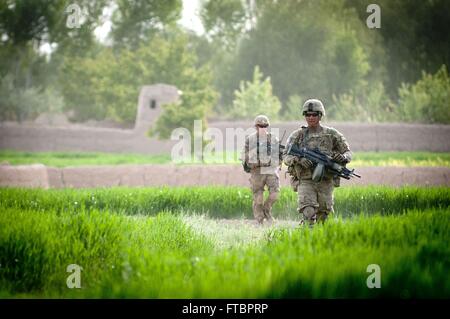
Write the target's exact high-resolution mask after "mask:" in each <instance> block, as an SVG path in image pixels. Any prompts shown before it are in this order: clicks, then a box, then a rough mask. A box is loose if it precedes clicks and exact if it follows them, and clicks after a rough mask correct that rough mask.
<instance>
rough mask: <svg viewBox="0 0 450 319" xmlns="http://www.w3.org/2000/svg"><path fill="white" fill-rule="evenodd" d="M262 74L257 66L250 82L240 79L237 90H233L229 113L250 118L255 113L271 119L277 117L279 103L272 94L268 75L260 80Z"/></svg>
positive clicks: (233, 115)
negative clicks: (231, 107)
mask: <svg viewBox="0 0 450 319" xmlns="http://www.w3.org/2000/svg"><path fill="white" fill-rule="evenodd" d="M262 78H263V74H262V73H261V72H260V71H259V68H258V66H256V67H255V70H254V72H253V80H252V81H251V82H249V81H247V82H244V81H241V83H240V85H239V90H236V91H235V92H234V95H235V99H234V101H233V109H232V110H231V112H230V114H231V116H232V117H234V118H241V119H250V118H254V117H255V115H257V114H264V115H266V116H268V117H269V119H271V120H276V119H278V115H279V114H278V113H279V111H280V109H281V103H280V101H279V100H278V98H277V97H276V96H274V95H273V94H272V85H271V83H270V77H267V78H266V79H265V80H262Z"/></svg>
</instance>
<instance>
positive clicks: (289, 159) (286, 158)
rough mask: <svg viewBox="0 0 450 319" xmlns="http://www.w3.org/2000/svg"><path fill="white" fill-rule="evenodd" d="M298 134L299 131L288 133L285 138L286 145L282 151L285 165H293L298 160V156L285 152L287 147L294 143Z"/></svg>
mask: <svg viewBox="0 0 450 319" xmlns="http://www.w3.org/2000/svg"><path fill="white" fill-rule="evenodd" d="M298 134H299V132H297V131H295V132H293V133H292V134H291V135H289V137H288V139H287V142H286V147H285V149H284V151H283V162H284V164H286V165H287V166H291V165H294V164H295V163H296V162H297V161H298V158H297V157H296V156H293V155H287V154H286V152H287V150H288V149H289V147H290V146H291V144H292V143H294V141H295V140H296V138H297V136H298Z"/></svg>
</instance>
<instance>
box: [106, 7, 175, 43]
mask: <svg viewBox="0 0 450 319" xmlns="http://www.w3.org/2000/svg"><path fill="white" fill-rule="evenodd" d="M115 3H116V5H117V9H116V10H115V11H114V14H113V16H112V30H111V33H112V38H113V40H114V45H115V46H117V47H120V48H122V47H125V48H128V49H136V48H138V47H139V45H140V43H142V42H145V41H148V40H150V37H151V36H152V35H154V34H155V33H156V32H160V31H162V30H164V28H165V27H166V26H170V25H173V24H174V23H175V22H176V21H177V20H178V19H179V18H180V15H181V8H182V5H181V0H165V1H161V0H134V1H129V0H115Z"/></svg>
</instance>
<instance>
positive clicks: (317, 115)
mask: <svg viewBox="0 0 450 319" xmlns="http://www.w3.org/2000/svg"><path fill="white" fill-rule="evenodd" d="M302 111H303V116H304V117H305V119H306V122H307V124H308V126H302V127H301V128H300V129H298V130H296V131H294V132H293V133H292V134H291V135H290V136H289V138H288V140H287V143H286V150H287V149H289V146H290V145H291V144H292V143H294V144H296V145H298V146H299V147H307V148H309V149H316V148H317V149H318V150H319V151H321V152H322V153H325V154H327V155H329V156H331V157H332V158H333V160H334V161H335V162H337V163H339V164H342V165H345V164H347V163H349V162H350V161H351V158H352V153H351V151H350V148H349V145H348V143H347V141H346V140H345V137H344V136H343V135H342V134H341V133H340V132H339V131H337V130H336V129H334V128H331V127H327V126H322V125H321V124H320V120H321V119H322V116H324V115H325V108H324V106H323V103H322V102H321V101H320V100H317V99H309V100H307V101H306V102H305V103H304V105H303V108H302ZM284 163H285V164H286V165H287V166H288V171H290V172H291V174H293V175H294V180H295V181H296V182H297V184H296V185H295V186H294V188H296V190H297V192H298V212H299V213H300V214H301V215H302V222H301V224H307V225H310V227H312V225H313V224H315V223H316V222H317V221H320V222H324V221H325V220H326V219H327V217H328V215H329V214H330V213H331V212H333V204H334V199H333V189H334V187H338V186H339V178H338V177H334V178H333V176H330V175H329V174H327V172H325V173H324V175H323V177H322V179H321V180H320V181H313V178H312V177H313V171H314V166H315V165H314V163H313V162H311V161H310V160H308V159H306V158H303V157H302V158H299V157H297V156H293V155H285V156H284Z"/></svg>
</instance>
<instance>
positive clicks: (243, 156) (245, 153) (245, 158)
mask: <svg viewBox="0 0 450 319" xmlns="http://www.w3.org/2000/svg"><path fill="white" fill-rule="evenodd" d="M248 146H249V138H248V136H246V137H245V143H244V148H243V149H242V151H241V156H240V158H239V159H240V160H241V161H242V163H244V162H247V163H248V150H249V148H248Z"/></svg>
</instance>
